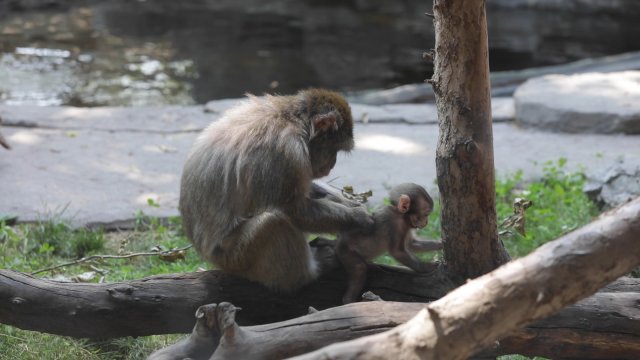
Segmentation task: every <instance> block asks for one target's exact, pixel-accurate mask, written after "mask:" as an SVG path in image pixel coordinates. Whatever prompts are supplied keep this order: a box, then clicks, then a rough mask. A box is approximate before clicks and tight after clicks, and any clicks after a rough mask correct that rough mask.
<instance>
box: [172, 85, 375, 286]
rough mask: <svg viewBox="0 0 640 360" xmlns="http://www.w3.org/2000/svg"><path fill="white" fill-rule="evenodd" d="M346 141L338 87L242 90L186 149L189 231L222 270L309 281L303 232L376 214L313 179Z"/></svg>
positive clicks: (272, 281) (313, 266)
mask: <svg viewBox="0 0 640 360" xmlns="http://www.w3.org/2000/svg"><path fill="white" fill-rule="evenodd" d="M353 146H354V143H353V120H352V118H351V110H350V108H349V105H348V104H347V102H346V101H345V99H344V98H343V97H342V96H340V95H338V94H337V93H334V92H330V91H327V90H319V89H310V90H304V91H301V92H299V93H298V94H296V95H293V96H265V97H262V98H257V97H254V96H249V99H248V101H247V102H244V103H243V104H241V105H239V106H237V107H235V108H233V109H231V110H229V111H227V112H226V113H225V114H224V115H223V116H222V118H221V119H220V120H219V121H217V122H214V123H213V124H211V125H210V126H209V127H208V128H207V129H205V130H204V132H203V133H202V134H201V135H200V137H199V138H198V140H197V141H196V143H195V145H194V147H193V149H192V150H191V153H190V154H189V156H188V158H187V161H186V163H185V166H184V171H183V174H182V183H181V188H180V212H181V213H182V218H183V226H184V230H185V233H186V235H187V236H188V237H189V238H190V239H191V241H192V242H193V244H194V246H195V248H196V249H197V250H198V251H199V253H200V254H201V255H202V256H203V257H204V258H206V259H207V260H209V261H211V262H213V263H214V264H216V265H218V266H219V267H220V268H221V269H222V270H224V271H227V272H230V273H234V274H237V275H240V276H243V277H245V278H247V279H250V280H254V281H258V282H260V283H262V284H264V285H266V286H267V287H269V288H271V289H274V290H282V291H293V290H295V289H297V288H299V287H300V286H302V285H304V284H306V283H309V282H311V281H312V280H313V279H314V278H315V277H316V276H317V275H318V272H319V270H318V263H317V262H316V260H315V259H314V257H313V255H312V254H311V250H310V248H309V246H308V244H307V241H306V236H305V233H306V232H318V233H321V232H338V231H346V230H348V229H353V228H356V229H361V228H367V227H370V226H371V225H372V224H373V218H372V217H371V215H370V214H368V213H367V212H366V210H365V209H364V208H362V207H359V206H355V205H354V206H352V205H353V204H351V203H349V202H344V201H339V200H340V199H337V198H335V197H334V196H326V193H324V192H323V191H322V189H321V188H320V187H318V186H316V185H315V184H313V182H312V179H314V178H319V177H322V176H326V175H328V174H329V172H330V171H331V169H333V166H334V165H335V163H336V156H337V153H338V152H339V151H350V150H351V149H352V148H353ZM345 200H346V199H345Z"/></svg>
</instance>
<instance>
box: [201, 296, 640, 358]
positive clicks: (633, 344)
mask: <svg viewBox="0 0 640 360" xmlns="http://www.w3.org/2000/svg"><path fill="white" fill-rule="evenodd" d="M639 300H640V294H639V293H599V294H596V295H594V296H593V297H591V298H588V299H585V300H583V301H581V302H579V303H577V304H575V305H571V306H569V307H567V308H566V309H564V310H562V311H560V312H559V313H558V314H556V315H554V316H551V317H549V318H547V319H544V320H541V321H538V322H536V323H534V324H532V325H531V326H529V327H527V328H525V329H522V330H519V331H515V332H513V333H512V334H511V335H510V336H509V337H507V338H506V339H503V340H501V341H500V342H499V343H498V345H497V346H494V347H493V348H491V349H488V350H485V351H483V352H482V353H481V354H479V356H480V357H482V358H485V357H496V356H498V355H506V354H513V353H520V354H524V355H543V356H553V357H558V356H559V354H561V355H562V356H561V357H562V358H563V359H585V360H586V359H624V358H625V356H628V354H630V351H637V352H640V309H638V308H637V307H636V306H634V303H636V302H637V301H639ZM209 306H211V305H209ZM425 308H426V304H418V303H398V302H384V301H376V302H363V303H356V304H349V305H345V306H340V307H335V308H331V309H328V310H325V311H320V312H315V313H312V314H309V315H306V316H302V317H299V318H296V319H291V320H287V321H282V322H278V323H272V324H266V325H257V326H246V327H241V326H238V325H237V324H235V323H234V322H233V320H234V317H235V316H237V314H240V313H242V311H240V312H239V313H236V311H235V307H234V306H232V305H230V304H228V303H222V304H220V305H218V308H217V309H216V310H217V313H214V314H208V316H211V317H212V318H213V319H209V320H208V321H207V324H211V325H212V326H211V328H212V330H213V331H212V332H214V333H218V335H217V336H218V337H217V338H216V339H214V341H215V342H216V343H217V342H218V340H219V341H220V346H219V347H218V350H217V351H216V353H215V356H214V357H212V359H253V360H255V359H281V358H285V357H290V356H295V355H299V354H303V353H306V352H309V351H312V350H315V349H317V348H319V347H322V346H326V345H329V344H332V343H336V342H340V341H346V340H351V339H357V338H360V337H363V336H367V335H373V334H377V333H380V332H383V331H387V330H391V329H393V328H394V327H396V326H398V325H400V324H402V323H404V322H406V321H408V320H409V319H411V318H412V317H413V316H414V315H415V314H416V313H418V312H419V311H420V310H422V309H425ZM243 311H244V310H243ZM603 320H604V321H603ZM221 330H222V331H221ZM220 331H221V332H220ZM558 335H562V336H558ZM192 336H193V335H192ZM558 349H561V350H558ZM206 355H207V356H206V357H204V358H206V359H208V358H209V355H210V353H209V354H206Z"/></svg>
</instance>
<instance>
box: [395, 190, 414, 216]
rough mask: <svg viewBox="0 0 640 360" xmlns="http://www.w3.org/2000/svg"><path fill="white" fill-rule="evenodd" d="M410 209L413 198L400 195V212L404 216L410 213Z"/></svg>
mask: <svg viewBox="0 0 640 360" xmlns="http://www.w3.org/2000/svg"><path fill="white" fill-rule="evenodd" d="M409 207H411V198H410V197H409V195H405V194H402V195H400V199H398V211H400V212H401V213H403V214H404V213H406V212H407V211H409Z"/></svg>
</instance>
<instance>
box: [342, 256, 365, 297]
mask: <svg viewBox="0 0 640 360" xmlns="http://www.w3.org/2000/svg"><path fill="white" fill-rule="evenodd" d="M338 258H339V259H340V262H342V265H343V266H344V269H345V271H346V272H347V290H346V291H345V293H344V295H343V296H342V303H343V304H349V303H352V302H356V301H358V299H360V294H361V293H362V289H364V284H365V282H366V280H367V263H366V262H364V260H362V258H361V257H360V255H358V254H357V253H356V252H354V251H352V250H349V249H339V250H338Z"/></svg>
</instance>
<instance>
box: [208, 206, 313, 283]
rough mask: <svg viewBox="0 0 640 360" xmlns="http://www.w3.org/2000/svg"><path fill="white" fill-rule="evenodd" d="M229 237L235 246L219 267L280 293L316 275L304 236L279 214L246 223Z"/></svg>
mask: <svg viewBox="0 0 640 360" xmlns="http://www.w3.org/2000/svg"><path fill="white" fill-rule="evenodd" d="M232 236H236V239H234V240H235V241H236V246H234V247H233V248H232V249H230V251H229V252H228V254H226V255H225V256H224V259H221V260H223V262H227V265H231V266H224V264H222V268H223V269H225V270H227V269H228V270H230V271H231V272H233V273H236V274H238V275H240V276H243V277H246V278H248V279H250V280H253V281H257V282H260V283H262V284H264V285H265V286H267V287H269V288H271V289H276V290H282V291H293V290H295V289H297V288H299V287H300V286H302V285H304V284H307V283H309V282H311V281H312V280H313V279H315V278H316V276H317V275H318V269H317V267H318V266H317V263H316V261H315V259H313V257H312V256H311V251H310V249H309V245H308V244H307V241H306V238H305V235H304V233H303V232H302V231H300V230H298V229H297V228H296V226H295V225H294V224H293V223H292V222H291V220H290V218H289V217H288V216H286V215H285V214H284V213H282V212H280V211H269V212H264V213H262V214H260V215H258V216H255V217H253V218H250V219H248V220H246V221H245V222H244V223H243V224H242V226H240V227H239V228H238V229H236V231H234V233H233V234H232Z"/></svg>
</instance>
